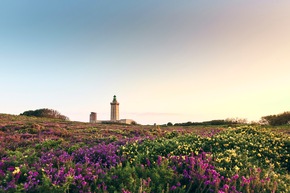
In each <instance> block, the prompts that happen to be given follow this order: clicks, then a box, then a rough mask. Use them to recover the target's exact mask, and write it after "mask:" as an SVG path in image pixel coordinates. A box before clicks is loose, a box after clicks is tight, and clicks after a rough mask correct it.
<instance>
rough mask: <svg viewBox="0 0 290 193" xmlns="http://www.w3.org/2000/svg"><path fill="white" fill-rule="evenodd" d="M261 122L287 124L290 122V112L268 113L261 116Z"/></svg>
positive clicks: (274, 124)
mask: <svg viewBox="0 0 290 193" xmlns="http://www.w3.org/2000/svg"><path fill="white" fill-rule="evenodd" d="M260 122H261V123H266V124H269V125H272V126H277V125H286V124H289V123H290V112H289V111H287V112H284V113H281V114H278V115H268V116H264V117H262V118H261V121H260Z"/></svg>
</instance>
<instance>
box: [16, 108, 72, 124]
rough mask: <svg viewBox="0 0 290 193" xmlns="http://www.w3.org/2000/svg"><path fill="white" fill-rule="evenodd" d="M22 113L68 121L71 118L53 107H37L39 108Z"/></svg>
mask: <svg viewBox="0 0 290 193" xmlns="http://www.w3.org/2000/svg"><path fill="white" fill-rule="evenodd" d="M20 115H25V116H30V117H44V118H51V119H60V120H64V121H68V120H69V118H68V117H66V116H64V115H62V114H60V113H59V112H58V111H56V110H53V109H37V110H34V111H33V110H29V111H25V112H23V113H22V114H20Z"/></svg>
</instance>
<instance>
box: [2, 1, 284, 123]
mask: <svg viewBox="0 0 290 193" xmlns="http://www.w3.org/2000/svg"><path fill="white" fill-rule="evenodd" d="M289 18H290V1H286V0H281V1H275V2H274V1H270V0H265V1H257V0H245V1H241V2H238V1H225V0H220V1H201V0H197V1H184V2H180V1H171V0H166V1H153V0H148V1H138V2H137V1H129V0H124V1H122V2H116V1H112V0H107V1H85V2H81V1H76V0H70V1H68V0H64V1H56V0H51V1H37V0H30V1H19V2H17V1H8V0H4V1H1V2H0V25H1V30H0V42H1V43H0V67H1V70H0V77H1V79H0V80H1V81H0V88H1V94H2V95H1V100H0V101H1V102H0V113H8V114H20V113H22V112H24V111H26V110H35V109H40V108H51V109H55V110H57V111H59V112H60V113H61V114H64V115H66V116H68V117H69V118H70V119H71V120H73V121H83V122H88V121H89V114H90V112H97V114H98V119H99V120H108V119H110V102H111V101H112V99H113V95H116V96H117V100H118V101H119V102H120V118H121V119H124V118H128V119H134V120H135V121H136V122H138V123H141V124H153V123H157V124H163V123H167V122H172V123H180V122H187V121H192V122H200V121H208V120H214V119H226V118H235V117H239V118H247V119H248V120H249V121H251V120H253V121H254V120H259V119H260V118H261V117H262V116H265V115H270V114H278V113H283V112H284V111H289V110H290V101H289V99H290V87H289V86H288V85H289V84H290V76H289V72H290V54H289V53H290V36H289V34H290V20H289Z"/></svg>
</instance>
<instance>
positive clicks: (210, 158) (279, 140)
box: [0, 114, 290, 193]
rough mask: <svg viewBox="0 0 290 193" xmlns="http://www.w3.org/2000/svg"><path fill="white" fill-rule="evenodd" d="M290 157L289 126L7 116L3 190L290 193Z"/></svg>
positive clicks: (0, 136) (0, 147)
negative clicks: (94, 121) (154, 123)
mask: <svg viewBox="0 0 290 193" xmlns="http://www.w3.org/2000/svg"><path fill="white" fill-rule="evenodd" d="M289 160H290V137H289V126H284V127H275V128H272V127H271V128H264V127H261V126H250V125H240V126H237V127H236V128H229V127H223V126H218V127H215V126H208V127H203V126H195V127H193V126H190V127H181V126H178V127H177V126H176V127H174V126H170V127H159V126H145V125H120V124H91V123H82V122H73V121H60V120H56V119H46V118H35V117H26V116H16V115H7V114H0V193H2V192H62V193H63V192H100V193H107V192H112V193H114V192H122V193H129V192H130V193H135V192H136V193H139V192H142V193H143V192H146V193H149V192H155V193H156V192H157V193H159V192H160V193H162V192H179V193H181V192H184V193H186V192H217V193H221V192H285V193H286V192H289V190H290V175H289V171H290V165H289Z"/></svg>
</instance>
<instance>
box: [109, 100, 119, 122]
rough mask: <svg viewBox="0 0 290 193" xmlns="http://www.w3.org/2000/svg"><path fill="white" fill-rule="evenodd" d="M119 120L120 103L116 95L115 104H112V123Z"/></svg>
mask: <svg viewBox="0 0 290 193" xmlns="http://www.w3.org/2000/svg"><path fill="white" fill-rule="evenodd" d="M118 120H119V103H118V101H117V99H116V95H114V98H113V102H111V121H118Z"/></svg>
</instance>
